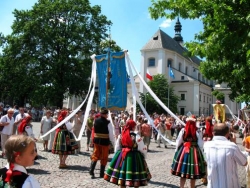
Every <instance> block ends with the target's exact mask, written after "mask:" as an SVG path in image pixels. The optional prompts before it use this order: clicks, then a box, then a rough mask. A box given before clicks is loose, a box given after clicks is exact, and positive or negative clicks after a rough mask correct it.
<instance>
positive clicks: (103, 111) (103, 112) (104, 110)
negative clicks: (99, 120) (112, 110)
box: [100, 107, 109, 114]
mask: <svg viewBox="0 0 250 188" xmlns="http://www.w3.org/2000/svg"><path fill="white" fill-rule="evenodd" d="M100 113H101V114H108V113H109V111H108V109H107V108H105V107H102V108H101V112H100Z"/></svg>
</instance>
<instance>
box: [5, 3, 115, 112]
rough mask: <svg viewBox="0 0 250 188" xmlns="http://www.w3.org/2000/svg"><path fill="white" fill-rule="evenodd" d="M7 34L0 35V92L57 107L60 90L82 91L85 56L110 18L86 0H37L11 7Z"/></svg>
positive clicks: (96, 47) (88, 67)
mask: <svg viewBox="0 0 250 188" xmlns="http://www.w3.org/2000/svg"><path fill="white" fill-rule="evenodd" d="M14 16H15V20H14V23H13V25H12V29H13V31H12V33H11V34H10V35H8V36H4V37H3V36H2V35H1V41H0V43H1V44H2V48H3V54H2V57H0V62H1V65H0V66H1V68H2V69H1V77H0V85H1V94H2V96H5V97H6V96H9V97H13V99H14V100H17V101H19V103H20V104H22V103H24V101H25V99H26V100H27V99H30V100H31V101H32V102H33V103H34V102H35V101H36V102H37V103H39V104H50V105H55V106H59V107H62V101H63V99H64V98H65V97H66V95H69V96H71V95H76V96H84V95H85V94H86V93H85V92H84V91H87V89H88V86H89V77H90V73H91V62H92V60H91V59H90V56H91V55H92V54H94V53H96V54H99V52H100V51H101V47H100V43H101V41H102V40H104V39H105V38H106V37H107V33H106V32H107V30H108V28H109V27H110V25H111V22H110V21H108V20H107V18H106V16H104V15H102V14H101V7H100V6H93V7H91V6H90V3H89V1H88V0H39V1H38V3H36V4H35V5H34V6H33V7H32V9H31V10H14Z"/></svg>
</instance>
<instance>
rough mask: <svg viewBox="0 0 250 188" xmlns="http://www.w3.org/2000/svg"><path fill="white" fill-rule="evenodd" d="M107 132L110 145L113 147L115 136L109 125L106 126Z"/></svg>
mask: <svg viewBox="0 0 250 188" xmlns="http://www.w3.org/2000/svg"><path fill="white" fill-rule="evenodd" d="M108 130H109V140H110V142H111V143H112V145H113V146H114V145H115V136H114V129H113V126H112V124H111V123H109V124H108Z"/></svg>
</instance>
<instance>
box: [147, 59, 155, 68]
mask: <svg viewBox="0 0 250 188" xmlns="http://www.w3.org/2000/svg"><path fill="white" fill-rule="evenodd" d="M148 66H149V67H154V66H155V58H149V59H148Z"/></svg>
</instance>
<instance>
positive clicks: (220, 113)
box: [213, 101, 226, 123]
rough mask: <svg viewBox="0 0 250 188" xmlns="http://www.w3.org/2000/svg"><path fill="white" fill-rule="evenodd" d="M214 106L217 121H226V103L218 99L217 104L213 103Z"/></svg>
mask: <svg viewBox="0 0 250 188" xmlns="http://www.w3.org/2000/svg"><path fill="white" fill-rule="evenodd" d="M213 108H214V117H215V120H216V122H217V123H224V122H225V121H226V109H225V104H221V102H220V101H216V104H213Z"/></svg>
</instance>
